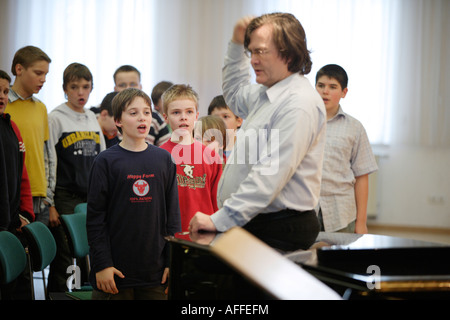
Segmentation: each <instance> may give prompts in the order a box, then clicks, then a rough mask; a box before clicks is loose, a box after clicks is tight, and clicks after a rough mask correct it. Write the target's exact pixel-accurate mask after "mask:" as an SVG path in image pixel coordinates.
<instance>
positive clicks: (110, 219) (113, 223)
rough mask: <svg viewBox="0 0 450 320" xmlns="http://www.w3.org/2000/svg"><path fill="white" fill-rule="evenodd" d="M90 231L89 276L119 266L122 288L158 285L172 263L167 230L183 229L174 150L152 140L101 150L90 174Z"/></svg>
mask: <svg viewBox="0 0 450 320" xmlns="http://www.w3.org/2000/svg"><path fill="white" fill-rule="evenodd" d="M86 225H87V234H88V241H89V246H90V252H89V257H90V259H91V274H90V281H91V284H92V286H93V287H94V288H96V278H95V274H96V272H98V271H101V270H103V269H105V268H107V267H115V268H116V269H118V270H120V271H121V272H122V273H123V274H124V276H125V278H124V279H120V278H118V277H116V278H115V281H116V285H117V287H118V289H119V290H120V288H129V287H138V286H158V285H160V283H161V279H162V275H163V272H164V268H165V267H168V258H169V250H168V243H167V241H166V240H165V237H166V236H169V235H174V234H175V233H176V232H179V231H180V229H181V225H180V210H179V204H178V190H177V182H176V166H175V164H174V163H173V161H172V158H171V156H170V153H168V152H167V151H165V150H163V149H160V148H158V147H155V146H152V145H148V148H147V149H146V150H145V151H142V152H132V151H128V150H126V149H123V148H122V147H121V146H120V145H115V146H113V147H111V148H109V149H107V150H105V151H103V152H101V153H100V154H99V155H98V156H97V158H96V159H95V161H94V164H93V166H92V170H91V173H90V178H89V187H88V207H87V223H86Z"/></svg>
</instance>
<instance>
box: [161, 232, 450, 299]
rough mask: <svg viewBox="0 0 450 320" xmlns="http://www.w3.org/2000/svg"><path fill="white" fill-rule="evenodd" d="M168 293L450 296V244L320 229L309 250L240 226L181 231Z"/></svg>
mask: <svg viewBox="0 0 450 320" xmlns="http://www.w3.org/2000/svg"><path fill="white" fill-rule="evenodd" d="M168 241H169V242H170V247H171V265H170V278H169V279H170V291H169V299H174V300H223V299H227V300H241V299H245V300H249V299H250V300H257V299H258V300H260V299H278V300H299V299H320V300H324V299H327V300H328V299H383V300H385V299H450V246H448V245H444V244H438V243H431V242H424V241H418V240H411V239H404V238H397V237H391V236H382V235H371V234H367V235H357V234H345V233H326V232H321V233H320V234H319V236H318V238H317V241H316V243H315V244H314V245H313V246H312V247H311V248H310V249H309V250H298V251H293V252H289V251H284V250H282V249H280V248H272V247H269V246H268V245H266V244H265V243H264V242H263V241H262V240H261V239H258V238H256V237H254V236H253V235H251V234H250V233H248V232H247V231H245V230H244V229H241V228H233V229H231V230H229V231H227V232H225V233H219V234H214V233H198V234H188V233H180V234H177V235H175V237H170V238H168Z"/></svg>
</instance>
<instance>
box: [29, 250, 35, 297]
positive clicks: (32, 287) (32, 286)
mask: <svg viewBox="0 0 450 320" xmlns="http://www.w3.org/2000/svg"><path fill="white" fill-rule="evenodd" d="M27 260H28V270H29V272H30V290H31V299H32V300H36V297H35V293H34V278H33V269H32V268H31V258H30V254H29V253H27Z"/></svg>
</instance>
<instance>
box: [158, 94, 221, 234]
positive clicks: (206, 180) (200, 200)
mask: <svg viewBox="0 0 450 320" xmlns="http://www.w3.org/2000/svg"><path fill="white" fill-rule="evenodd" d="M162 101H163V112H164V113H163V116H164V119H165V121H166V122H167V123H168V124H169V125H170V127H171V128H172V130H173V132H172V136H171V139H170V140H169V141H167V142H166V143H165V144H163V145H162V146H161V148H163V149H165V150H167V151H169V152H170V153H171V154H172V158H173V160H174V161H175V163H176V165H177V182H178V197H179V202H180V212H181V229H182V231H188V228H189V222H190V220H191V218H192V217H193V216H194V215H195V213H196V212H197V211H200V212H204V213H206V214H213V213H214V212H216V211H217V210H218V208H217V186H218V183H219V180H220V177H221V175H222V160H221V158H220V157H219V155H218V154H216V153H215V152H214V150H212V149H210V148H207V147H206V146H204V145H203V144H202V143H201V142H199V141H194V138H193V131H194V123H195V121H196V120H197V118H198V95H197V93H196V92H195V91H194V90H193V89H192V87H190V86H188V85H174V86H172V87H170V88H169V89H168V90H167V91H165V92H164V94H163V96H162Z"/></svg>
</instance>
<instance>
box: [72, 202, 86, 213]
mask: <svg viewBox="0 0 450 320" xmlns="http://www.w3.org/2000/svg"><path fill="white" fill-rule="evenodd" d="M74 212H75V213H79V212H82V213H86V212H87V203H86V202H83V203H79V204H77V205H76V206H75V209H74Z"/></svg>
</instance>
